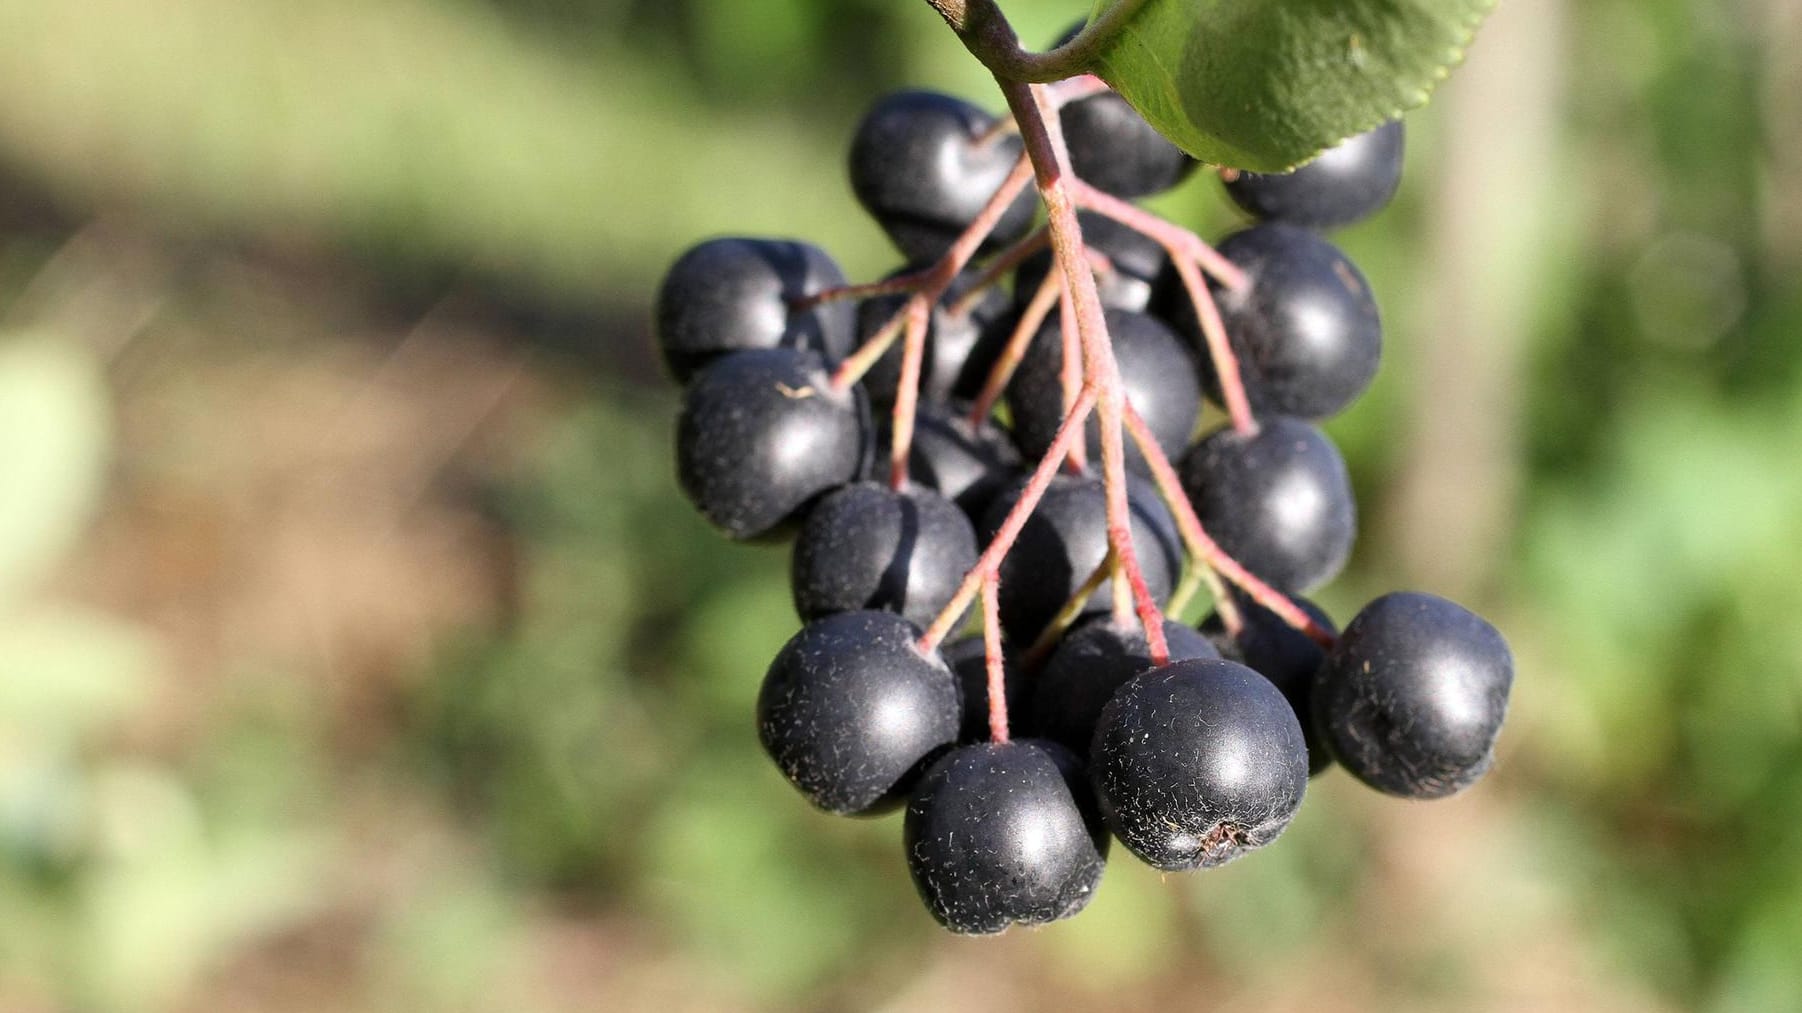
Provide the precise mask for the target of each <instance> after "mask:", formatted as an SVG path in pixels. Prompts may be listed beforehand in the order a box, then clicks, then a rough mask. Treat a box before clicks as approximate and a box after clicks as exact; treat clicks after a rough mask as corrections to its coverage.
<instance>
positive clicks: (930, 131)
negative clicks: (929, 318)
mask: <svg viewBox="0 0 1802 1013" xmlns="http://www.w3.org/2000/svg"><path fill="white" fill-rule="evenodd" d="M994 125H995V118H994V117H992V116H990V115H989V114H988V113H986V112H983V111H982V110H981V109H978V108H977V107H975V106H973V105H971V104H969V103H968V102H965V101H963V100H961V99H956V98H952V97H951V96H949V95H941V94H938V93H936V92H926V91H905V92H898V93H896V94H893V95H889V96H886V97H884V98H882V99H880V100H878V101H877V103H876V105H875V106H874V107H873V108H872V109H871V110H870V111H869V112H868V113H867V114H865V115H864V118H863V121H862V122H861V123H859V124H858V126H857V134H856V137H855V138H854V139H853V140H852V142H851V189H852V191H853V192H855V193H856V195H857V199H858V201H859V202H860V203H861V204H862V205H863V206H864V209H865V210H867V211H868V212H869V213H870V214H871V216H873V217H874V218H875V219H876V222H877V224H879V225H881V226H882V229H883V231H885V232H887V233H888V235H889V238H890V239H891V240H893V241H894V243H895V246H896V247H898V248H899V249H900V250H901V252H902V254H904V255H905V256H906V257H907V259H908V260H909V261H913V262H926V261H934V260H937V259H938V258H939V257H941V256H943V255H944V253H945V251H947V250H949V249H950V248H951V244H952V243H953V242H954V241H955V240H956V239H957V236H958V234H959V233H961V232H962V231H963V230H964V229H965V228H966V227H968V226H969V224H970V223H971V222H972V221H975V219H976V216H977V214H979V213H980V212H981V211H982V207H983V205H984V204H986V203H988V201H989V198H990V197H993V196H994V194H995V191H996V190H998V189H1000V187H1001V183H1002V181H1003V180H1005V179H1006V178H1007V175H1008V173H1010V172H1012V171H1013V167H1014V163H1016V162H1017V161H1019V158H1020V153H1021V151H1022V146H1021V143H1020V138H1019V137H1018V136H1017V135H1013V134H1006V133H1003V134H999V135H996V136H987V135H988V134H989V132H990V129H991V128H992V127H993V126H994ZM1037 207H1038V204H1037V198H1036V197H1035V195H1034V193H1033V190H1032V187H1030V186H1029V187H1027V188H1026V189H1025V190H1024V191H1022V192H1021V195H1020V197H1019V198H1018V199H1017V200H1015V201H1014V203H1013V204H1012V205H1011V206H1009V208H1008V210H1007V213H1006V214H1005V215H1004V216H1003V217H1002V219H1001V223H1000V225H999V226H997V228H996V229H995V231H994V232H993V233H992V234H991V235H990V236H989V238H988V239H987V240H985V241H984V242H983V246H982V249H983V251H985V252H993V251H995V250H998V249H1001V248H1002V247H1004V246H1006V245H1007V244H1008V243H1011V242H1013V241H1014V240H1016V239H1019V238H1020V237H1022V236H1024V235H1026V233H1027V231H1028V230H1030V229H1031V228H1032V219H1033V213H1034V212H1035V211H1036V209H1037Z"/></svg>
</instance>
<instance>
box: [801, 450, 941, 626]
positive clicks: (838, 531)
mask: <svg viewBox="0 0 1802 1013" xmlns="http://www.w3.org/2000/svg"><path fill="white" fill-rule="evenodd" d="M975 565H976V531H975V529H974V528H973V527H971V525H970V519H969V518H968V517H966V516H964V512H963V511H962V510H959V509H958V508H957V505H956V504H954V503H952V502H951V501H950V500H948V499H946V498H944V497H943V496H940V495H939V494H938V493H936V492H933V491H932V490H930V489H920V488H914V489H909V490H907V491H905V492H897V491H896V490H894V489H890V488H889V487H887V486H886V485H879V484H877V483H874V482H858V483H855V484H853V485H848V486H845V487H843V488H841V489H838V490H835V491H833V492H831V493H829V494H827V496H826V497H825V498H824V499H822V500H820V501H819V503H817V504H816V505H814V507H813V508H812V509H811V510H809V511H808V512H807V520H806V521H805V522H803V524H802V525H801V531H800V534H799V535H797V536H796V538H795V551H794V556H793V566H792V567H791V581H790V588H791V589H792V591H793V592H794V599H795V611H797V612H799V613H800V614H801V618H802V619H803V620H808V619H817V618H819V617H821V616H825V615H831V614H832V613H834V612H851V611H855V610H858V609H884V610H886V611H889V612H898V613H900V614H901V615H903V616H905V617H907V618H908V619H909V620H911V621H913V622H914V623H916V624H918V625H920V626H922V627H924V626H926V625H928V624H930V623H931V622H932V619H933V617H934V616H936V615H938V612H939V610H940V609H942V608H944V607H945V605H946V604H948V603H949V602H950V601H951V596H952V595H953V594H955V593H956V591H957V585H958V584H959V582H961V581H962V580H963V576H964V573H965V572H966V571H968V570H969V569H970V567H972V566H975Z"/></svg>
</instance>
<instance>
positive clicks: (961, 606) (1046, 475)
mask: <svg viewBox="0 0 1802 1013" xmlns="http://www.w3.org/2000/svg"><path fill="white" fill-rule="evenodd" d="M1096 393H1097V392H1096V391H1095V390H1094V389H1092V388H1089V389H1085V390H1084V391H1083V394H1082V397H1080V398H1078V399H1077V401H1076V407H1075V409H1073V410H1072V411H1071V413H1070V414H1069V415H1068V416H1066V417H1065V418H1064V424H1063V425H1062V426H1060V427H1059V428H1058V431H1057V436H1056V437H1054V438H1053V439H1052V441H1051V449H1049V450H1047V451H1046V452H1045V456H1044V457H1043V458H1042V459H1040V461H1039V463H1038V466H1037V467H1036V468H1034V469H1033V472H1032V477H1031V478H1029V479H1027V481H1026V487H1025V488H1024V489H1022V490H1020V499H1019V501H1018V502H1016V503H1015V504H1014V506H1013V509H1011V510H1009V511H1008V512H1007V516H1006V517H1005V518H1003V519H1002V521H1001V529H1000V530H999V531H996V532H995V537H994V538H993V539H991V540H990V541H989V545H988V548H986V549H984V550H983V551H982V556H981V557H980V558H978V559H977V560H976V565H975V566H973V567H971V568H970V572H969V573H966V574H964V580H963V583H962V584H959V585H958V587H957V593H955V594H953V595H952V596H951V601H950V602H948V603H947V604H946V605H945V607H944V608H943V609H941V610H940V611H939V614H938V615H937V616H936V617H935V618H934V619H933V620H932V625H931V626H928V627H927V628H926V632H925V633H924V634H923V635H922V636H921V637H920V650H922V651H931V650H935V649H936V648H937V647H938V646H939V645H940V644H942V643H944V642H945V638H946V637H948V636H950V635H951V631H952V630H953V629H955V628H956V627H957V623H958V620H960V619H962V618H963V614H964V610H965V609H967V608H969V607H970V601H971V599H973V598H975V597H976V594H977V592H978V591H980V590H981V589H982V582H983V580H985V579H986V578H987V577H988V575H989V574H991V573H998V572H1000V569H1001V560H1002V559H1003V558H1004V557H1006V555H1007V553H1008V550H1009V549H1012V548H1013V547H1014V542H1015V540H1017V539H1018V538H1019V537H1020V529H1021V528H1023V527H1025V526H1026V519H1027V518H1028V517H1031V516H1032V511H1033V510H1034V508H1036V507H1037V506H1038V505H1039V500H1040V499H1042V498H1044V495H1045V490H1046V489H1047V488H1049V487H1050V486H1051V480H1052V479H1053V478H1055V477H1056V476H1057V465H1058V462H1059V461H1061V460H1063V457H1064V454H1066V453H1067V452H1068V451H1069V449H1070V444H1071V442H1073V441H1075V440H1078V439H1080V438H1081V437H1082V423H1083V420H1084V419H1085V418H1087V417H1088V415H1089V410H1090V409H1092V408H1094V407H1095V398H1096Z"/></svg>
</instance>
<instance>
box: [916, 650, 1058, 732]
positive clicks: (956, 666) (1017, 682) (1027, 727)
mask: <svg viewBox="0 0 1802 1013" xmlns="http://www.w3.org/2000/svg"><path fill="white" fill-rule="evenodd" d="M940 653H941V654H943V655H944V656H945V663H946V664H948V665H950V666H951V672H952V674H954V675H956V676H957V685H958V688H959V689H960V690H962V692H963V695H964V723H963V728H962V729H961V730H960V731H959V732H958V733H957V741H958V742H960V743H969V742H986V741H988V738H989V666H988V656H987V655H986V654H985V653H984V649H983V644H982V634H980V633H978V634H975V635H974V636H968V637H964V638H963V639H961V640H953V641H952V642H951V643H949V644H946V645H945V646H944V647H943V648H941V649H940ZM1030 686H1031V680H1029V679H1028V678H1027V675H1026V673H1025V672H1024V671H1023V670H1022V669H1021V668H1020V664H1019V659H1018V658H1016V657H1015V656H1014V655H1013V653H1012V652H1011V651H1009V650H1007V649H1006V647H1005V645H1004V646H1003V650H1002V653H1001V691H1002V694H1003V695H1004V696H1005V697H1006V700H1007V718H1008V728H1009V732H1010V734H1013V735H1016V736H1020V735H1035V736H1036V735H1037V734H1038V732H1037V730H1036V729H1035V728H1034V727H1033V726H1032V724H1031V723H1030V721H1028V720H1027V719H1028V717H1029V716H1030V715H1029V714H1028V713H1027V710H1026V695H1027V691H1028V689H1029V688H1030Z"/></svg>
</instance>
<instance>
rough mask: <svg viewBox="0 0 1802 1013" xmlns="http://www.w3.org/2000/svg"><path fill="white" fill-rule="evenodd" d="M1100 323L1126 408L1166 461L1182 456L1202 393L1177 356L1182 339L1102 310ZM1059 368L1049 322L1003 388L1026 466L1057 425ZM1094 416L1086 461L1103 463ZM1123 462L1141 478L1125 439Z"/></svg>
mask: <svg viewBox="0 0 1802 1013" xmlns="http://www.w3.org/2000/svg"><path fill="white" fill-rule="evenodd" d="M1106 318H1107V329H1108V334H1109V336H1110V337H1111V338H1112V339H1113V346H1114V360H1115V361H1116V362H1117V363H1118V364H1119V367H1120V380H1121V383H1122V385H1123V386H1124V389H1125V393H1126V399H1127V401H1129V402H1130V403H1131V404H1132V406H1133V408H1134V409H1136V410H1137V411H1138V413H1139V415H1140V417H1142V418H1143V419H1144V420H1145V424H1146V426H1148V427H1149V428H1150V429H1151V433H1152V435H1153V436H1154V437H1156V439H1157V441H1158V446H1160V447H1162V448H1163V450H1164V454H1165V456H1167V457H1172V458H1174V457H1177V456H1179V455H1181V454H1182V452H1183V448H1184V447H1186V446H1188V445H1189V437H1191V436H1193V435H1194V434H1195V422H1196V420H1197V419H1198V418H1200V416H1201V388H1200V387H1199V385H1198V384H1197V381H1196V377H1195V363H1194V360H1193V358H1192V357H1191V356H1190V354H1189V352H1188V350H1187V349H1185V348H1183V343H1182V339H1180V338H1178V337H1177V336H1176V334H1175V333H1174V332H1172V331H1171V330H1170V328H1168V327H1166V326H1165V325H1164V324H1163V323H1162V322H1160V321H1159V320H1158V319H1157V318H1156V317H1152V316H1148V315H1146V314H1144V313H1131V312H1128V311H1126V310H1108V311H1107V313H1106ZM1063 364H1064V341H1063V326H1062V324H1061V322H1060V320H1059V319H1058V316H1057V315H1056V314H1053V315H1052V317H1051V318H1050V319H1049V320H1047V321H1046V322H1045V326H1044V327H1042V328H1040V330H1039V333H1038V334H1037V335H1036V336H1035V337H1034V338H1033V340H1032V345H1031V347H1030V348H1028V349H1027V352H1026V356H1025V358H1023V359H1021V360H1020V366H1019V368H1018V369H1017V370H1016V371H1015V372H1014V377H1013V380H1012V382H1010V383H1009V384H1008V385H1007V404H1008V408H1009V409H1010V410H1011V411H1012V412H1013V431H1014V441H1015V442H1016V443H1018V444H1019V446H1020V451H1021V453H1023V454H1024V455H1025V456H1026V458H1027V459H1028V460H1037V459H1038V458H1040V457H1042V456H1044V453H1045V451H1046V450H1047V449H1049V448H1050V447H1051V443H1052V441H1053V440H1054V439H1055V438H1056V437H1057V431H1058V428H1059V426H1061V425H1062V424H1063V421H1064V406H1063V377H1062V374H1063ZM1098 415H1099V413H1091V414H1090V415H1089V418H1088V421H1087V422H1086V423H1085V427H1086V431H1085V439H1086V440H1087V441H1088V453H1089V457H1090V459H1091V460H1099V459H1100V456H1101V423H1100V419H1099V418H1098ZM1126 461H1127V464H1128V465H1130V466H1131V467H1132V468H1133V469H1134V470H1136V471H1139V472H1141V473H1143V472H1144V471H1145V458H1144V455H1143V454H1141V453H1140V452H1139V448H1138V446H1137V445H1136V444H1134V443H1133V442H1132V441H1131V440H1130V439H1128V440H1127V442H1126Z"/></svg>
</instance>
